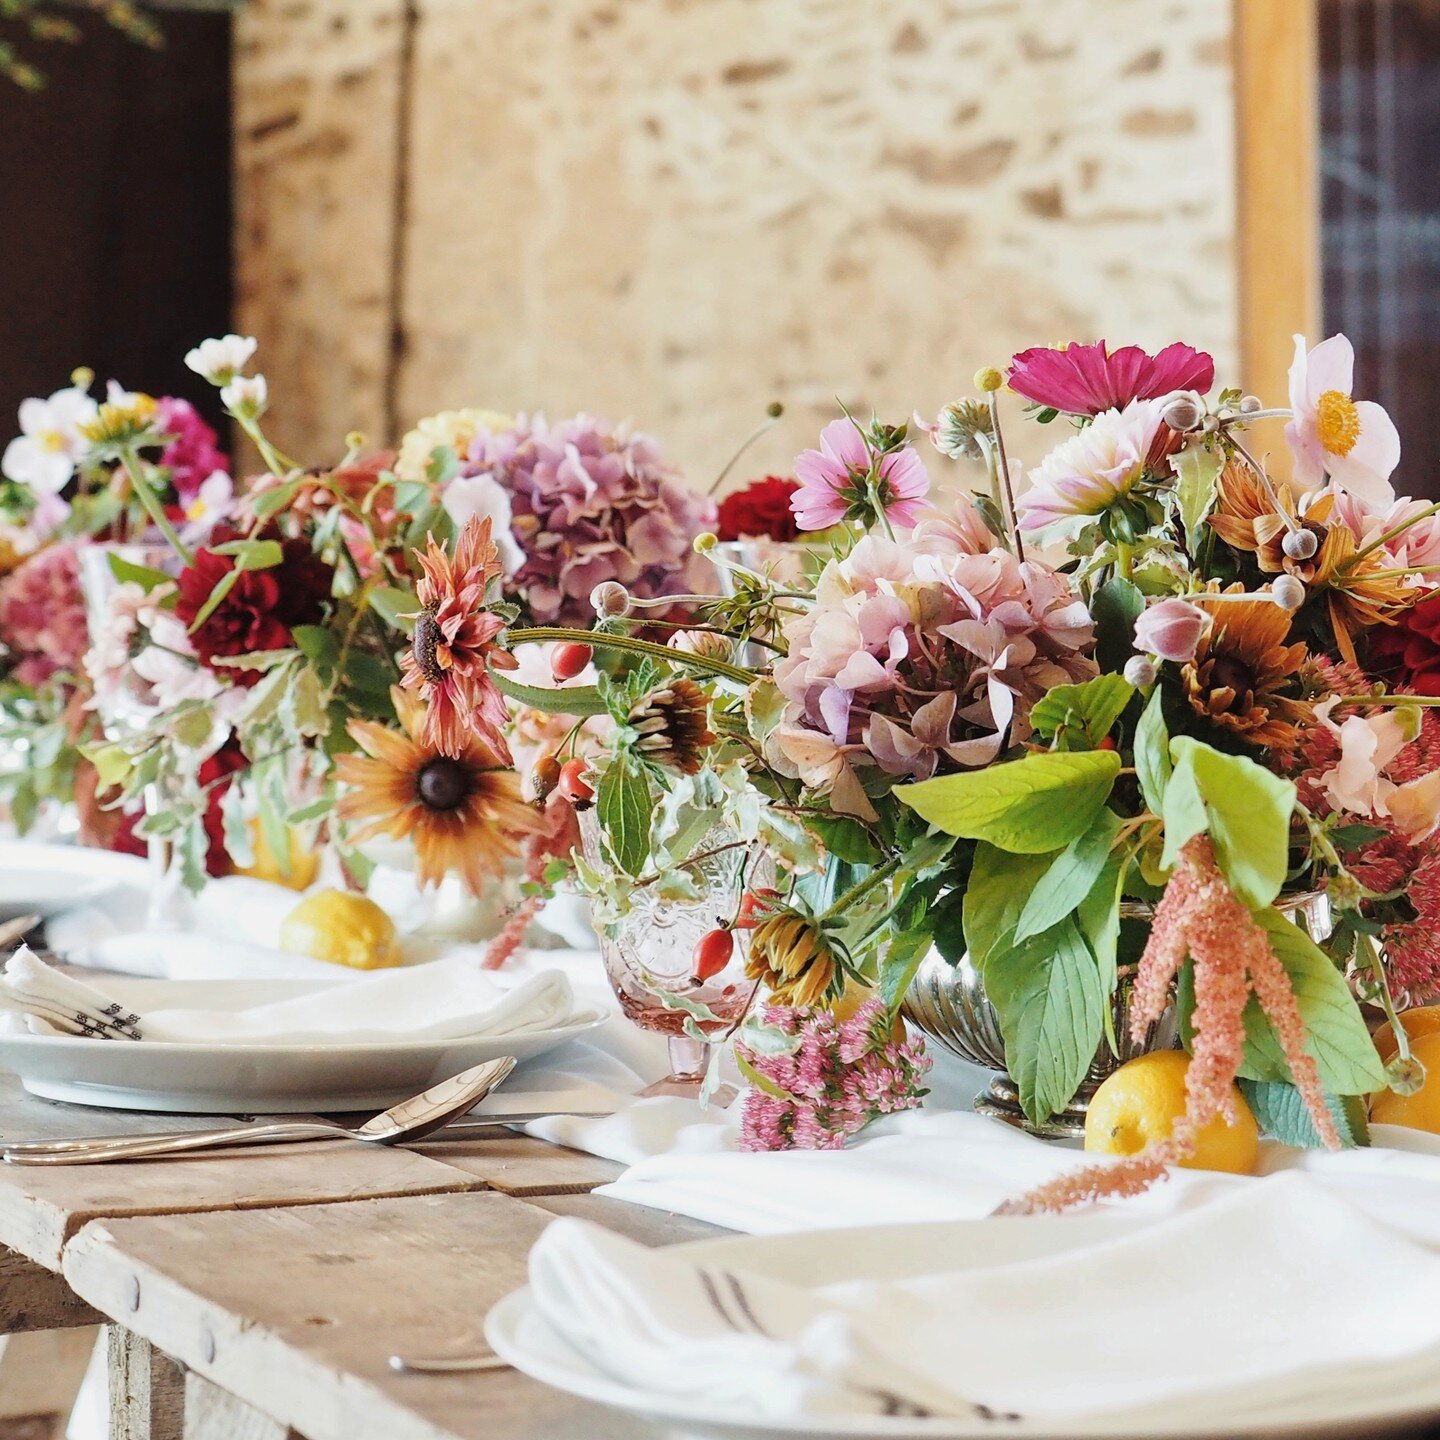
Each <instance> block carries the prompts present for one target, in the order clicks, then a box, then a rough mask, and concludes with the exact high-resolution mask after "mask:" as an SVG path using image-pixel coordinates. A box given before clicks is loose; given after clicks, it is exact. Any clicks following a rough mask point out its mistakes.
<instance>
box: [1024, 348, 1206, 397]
mask: <svg viewBox="0 0 1440 1440" xmlns="http://www.w3.org/2000/svg"><path fill="white" fill-rule="evenodd" d="M1006 380H1007V381H1008V382H1009V385H1010V388H1011V389H1012V390H1013V391H1014V392H1015V393H1016V394H1017V395H1023V396H1024V397H1025V398H1026V399H1027V400H1033V401H1034V402H1035V403H1036V404H1037V405H1045V406H1048V407H1050V408H1052V409H1055V410H1063V411H1064V412H1065V413H1066V414H1067V415H1099V414H1100V413H1101V411H1104V410H1123V409H1124V408H1125V406H1127V405H1128V404H1130V402H1131V401H1132V400H1156V399H1159V397H1160V396H1162V395H1169V394H1170V393H1171V392H1172V391H1175V390H1195V391H1198V392H1199V393H1200V394H1202V395H1203V394H1204V393H1205V392H1206V391H1207V390H1209V388H1210V387H1211V386H1212V385H1213V384H1214V383H1215V361H1214V360H1213V359H1212V358H1211V357H1210V356H1209V355H1207V354H1206V353H1205V352H1204V351H1203V350H1196V349H1195V348H1194V347H1193V346H1190V345H1182V344H1180V343H1179V342H1178V341H1177V342H1176V343H1175V344H1174V345H1167V346H1166V347H1165V348H1164V349H1163V350H1162V351H1160V353H1159V354H1158V355H1148V354H1146V352H1145V351H1144V350H1142V349H1141V348H1140V347H1139V346H1138V345H1124V346H1122V347H1121V348H1120V349H1119V350H1113V351H1112V350H1111V349H1110V348H1109V347H1108V346H1107V345H1106V344H1105V342H1104V341H1103V340H1097V341H1096V342H1095V343H1094V344H1093V345H1076V344H1070V345H1063V346H1043V345H1042V346H1038V347H1036V348H1035V349H1033V350H1022V351H1021V352H1020V353H1019V354H1018V355H1016V356H1015V357H1014V358H1013V359H1012V360H1011V361H1010V373H1009V374H1008V375H1007V376H1006Z"/></svg>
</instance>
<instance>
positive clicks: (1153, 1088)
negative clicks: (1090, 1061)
mask: <svg viewBox="0 0 1440 1440" xmlns="http://www.w3.org/2000/svg"><path fill="white" fill-rule="evenodd" d="M1189 1065H1190V1057H1189V1056H1188V1055H1187V1054H1185V1052H1184V1051H1183V1050H1153V1051H1151V1052H1150V1054H1148V1055H1138V1056H1136V1058H1135V1059H1133V1060H1127V1061H1126V1062H1125V1064H1123V1065H1122V1066H1121V1067H1120V1068H1119V1069H1118V1070H1117V1071H1116V1072H1115V1073H1114V1074H1113V1075H1111V1076H1110V1077H1109V1078H1108V1079H1107V1080H1105V1081H1104V1082H1103V1083H1102V1084H1101V1086H1100V1088H1099V1089H1098V1090H1097V1091H1096V1092H1095V1098H1094V1099H1093V1100H1091V1102H1090V1109H1089V1111H1088V1112H1087V1113H1086V1115H1085V1148H1086V1149H1087V1150H1089V1151H1091V1152H1092V1153H1093V1154H1096V1155H1136V1154H1138V1153H1139V1152H1140V1151H1141V1150H1143V1149H1144V1148H1145V1147H1146V1146H1147V1145H1149V1144H1150V1143H1151V1142H1152V1141H1155V1140H1165V1139H1167V1138H1168V1137H1169V1135H1170V1131H1171V1130H1172V1129H1173V1128H1174V1125H1175V1122H1176V1121H1177V1120H1178V1119H1179V1118H1180V1117H1181V1116H1182V1115H1183V1114H1184V1113H1185V1071H1186V1070H1187V1069H1188V1068H1189ZM1232 1089H1234V1097H1233V1098H1234V1100H1235V1113H1236V1119H1235V1123H1234V1124H1233V1125H1231V1124H1229V1123H1228V1122H1227V1121H1225V1120H1224V1119H1219V1120H1212V1121H1211V1122H1210V1123H1209V1124H1208V1125H1207V1126H1206V1127H1205V1128H1204V1129H1203V1130H1202V1131H1201V1132H1200V1135H1199V1139H1198V1140H1197V1141H1196V1145H1195V1153H1194V1154H1193V1155H1191V1156H1190V1157H1189V1158H1188V1159H1186V1160H1182V1161H1181V1162H1180V1163H1181V1164H1182V1165H1184V1166H1186V1167H1187V1168H1189V1169H1191V1170H1228V1171H1230V1172H1231V1173H1232V1174H1235V1175H1248V1174H1250V1172H1251V1171H1252V1170H1254V1168H1255V1161H1256V1159H1257V1158H1258V1156H1259V1154H1260V1127H1259V1126H1258V1125H1257V1124H1256V1123H1255V1117H1254V1115H1252V1114H1251V1113H1250V1107H1249V1106H1248V1105H1247V1104H1246V1103H1245V1097H1244V1096H1243V1095H1241V1093H1240V1091H1239V1089H1238V1088H1236V1087H1232Z"/></svg>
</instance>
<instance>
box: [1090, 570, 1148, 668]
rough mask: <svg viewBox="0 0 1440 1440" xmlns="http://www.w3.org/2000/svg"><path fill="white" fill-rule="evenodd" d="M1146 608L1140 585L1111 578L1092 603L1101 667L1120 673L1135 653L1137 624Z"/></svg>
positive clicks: (1091, 608) (1096, 652) (1115, 577)
mask: <svg viewBox="0 0 1440 1440" xmlns="http://www.w3.org/2000/svg"><path fill="white" fill-rule="evenodd" d="M1144 609H1145V596H1144V595H1143V594H1142V593H1141V590H1140V587H1139V586H1138V585H1132V584H1131V583H1130V581H1128V580H1123V579H1121V578H1120V577H1119V576H1118V575H1116V576H1112V577H1111V578H1110V579H1109V580H1107V581H1106V582H1105V583H1104V584H1103V585H1102V586H1101V587H1100V588H1099V589H1098V590H1097V591H1096V592H1095V595H1094V598H1093V599H1092V600H1091V602H1090V614H1091V616H1092V617H1093V619H1094V621H1095V658H1096V660H1098V661H1099V662H1100V668H1101V669H1102V670H1106V671H1118V670H1123V669H1124V668H1125V662H1126V661H1127V660H1128V659H1129V658H1130V657H1131V655H1133V654H1134V653H1135V622H1136V620H1138V619H1139V618H1140V613H1141V611H1143V610H1144Z"/></svg>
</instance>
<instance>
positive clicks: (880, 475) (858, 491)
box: [790, 420, 930, 530]
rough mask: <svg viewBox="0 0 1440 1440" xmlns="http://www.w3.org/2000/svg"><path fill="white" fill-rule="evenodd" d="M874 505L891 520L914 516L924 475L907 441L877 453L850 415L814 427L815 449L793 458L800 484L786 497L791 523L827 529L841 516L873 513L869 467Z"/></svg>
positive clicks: (925, 486) (903, 521)
mask: <svg viewBox="0 0 1440 1440" xmlns="http://www.w3.org/2000/svg"><path fill="white" fill-rule="evenodd" d="M872 469H873V470H874V475H875V489H876V492H877V498H878V500H879V503H880V508H881V509H882V510H883V511H884V512H885V516H886V518H887V519H888V520H889V521H890V523H891V524H892V525H904V526H907V527H908V526H911V525H913V524H914V523H915V521H916V520H917V519H918V518H919V515H920V511H921V508H922V507H921V503H920V502H921V501H922V500H924V498H925V496H926V494H927V493H928V492H929V489H930V477H929V475H927V474H926V473H925V465H924V462H923V461H922V460H921V459H920V456H919V455H918V454H917V453H916V451H915V447H914V446H913V445H902V446H901V447H900V448H899V449H898V450H891V451H890V452H888V453H887V454H885V455H883V456H880V457H879V458H878V463H877V457H876V454H875V452H874V451H873V450H872V449H871V447H870V442H869V441H868V440H867V439H866V438H865V436H864V435H863V434H862V433H861V432H860V430H859V428H858V427H857V426H856V424H855V423H854V421H852V420H832V421H831V422H830V423H829V424H828V425H827V426H826V427H825V428H824V429H823V430H822V431H821V432H820V448H819V449H818V450H806V451H805V452H804V453H803V454H801V455H797V456H796V457H795V478H796V479H797V480H799V482H800V488H799V489H798V490H797V491H796V492H795V493H794V494H793V495H792V496H791V497H790V508H791V510H793V511H794V512H795V523H796V524H797V525H798V526H799V527H800V528H801V529H802V530H828V529H829V528H830V526H832V525H838V524H839V523H840V522H841V521H842V520H844V519H846V518H847V517H849V518H851V519H861V520H868V519H873V518H874V506H873V504H872V502H871V497H870V493H869V485H870V476H871V471H872Z"/></svg>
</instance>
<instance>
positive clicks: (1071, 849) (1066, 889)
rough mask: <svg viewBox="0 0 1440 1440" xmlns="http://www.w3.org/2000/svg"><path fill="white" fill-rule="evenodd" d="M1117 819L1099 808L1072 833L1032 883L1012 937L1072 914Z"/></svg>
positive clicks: (1106, 854) (1103, 857)
mask: <svg viewBox="0 0 1440 1440" xmlns="http://www.w3.org/2000/svg"><path fill="white" fill-rule="evenodd" d="M1119 833H1120V820H1119V817H1118V816H1117V815H1116V814H1115V812H1114V811H1113V810H1101V811H1100V813H1099V814H1098V815H1097V816H1096V817H1095V821H1094V823H1093V824H1092V825H1091V826H1090V828H1089V829H1088V830H1087V831H1086V832H1085V833H1084V834H1083V835H1079V836H1076V838H1075V839H1074V840H1072V841H1071V842H1070V843H1069V844H1068V845H1067V846H1066V847H1065V848H1064V849H1063V850H1062V851H1061V852H1060V853H1059V854H1058V855H1057V856H1056V857H1055V860H1054V862H1053V863H1052V864H1051V866H1050V868H1049V869H1048V870H1046V872H1045V873H1044V874H1043V875H1042V876H1041V877H1040V879H1039V880H1038V881H1037V882H1036V884H1035V888H1034V889H1033V890H1032V891H1031V892H1030V894H1029V897H1028V898H1027V899H1026V901H1025V908H1024V909H1023V910H1022V911H1021V912H1020V919H1019V920H1018V921H1017V922H1016V926H1015V939H1016V940H1017V941H1019V940H1028V939H1029V938H1030V937H1031V936H1032V935H1038V934H1039V933H1040V932H1041V931H1042V930H1048V929H1049V928H1050V927H1051V926H1052V925H1054V924H1057V923H1058V922H1059V921H1060V920H1063V919H1064V918H1065V916H1067V915H1069V914H1072V913H1073V912H1074V910H1075V909H1076V907H1077V906H1078V905H1079V904H1080V902H1081V901H1082V900H1084V899H1085V897H1086V896H1087V895H1089V894H1090V891H1091V890H1092V889H1093V888H1094V886H1095V883H1096V881H1097V880H1099V878H1100V874H1101V872H1102V871H1103V870H1104V868H1105V865H1106V862H1107V861H1108V860H1109V858H1110V850H1111V848H1112V846H1113V845H1114V844H1115V838H1116V836H1117V835H1118V834H1119Z"/></svg>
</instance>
